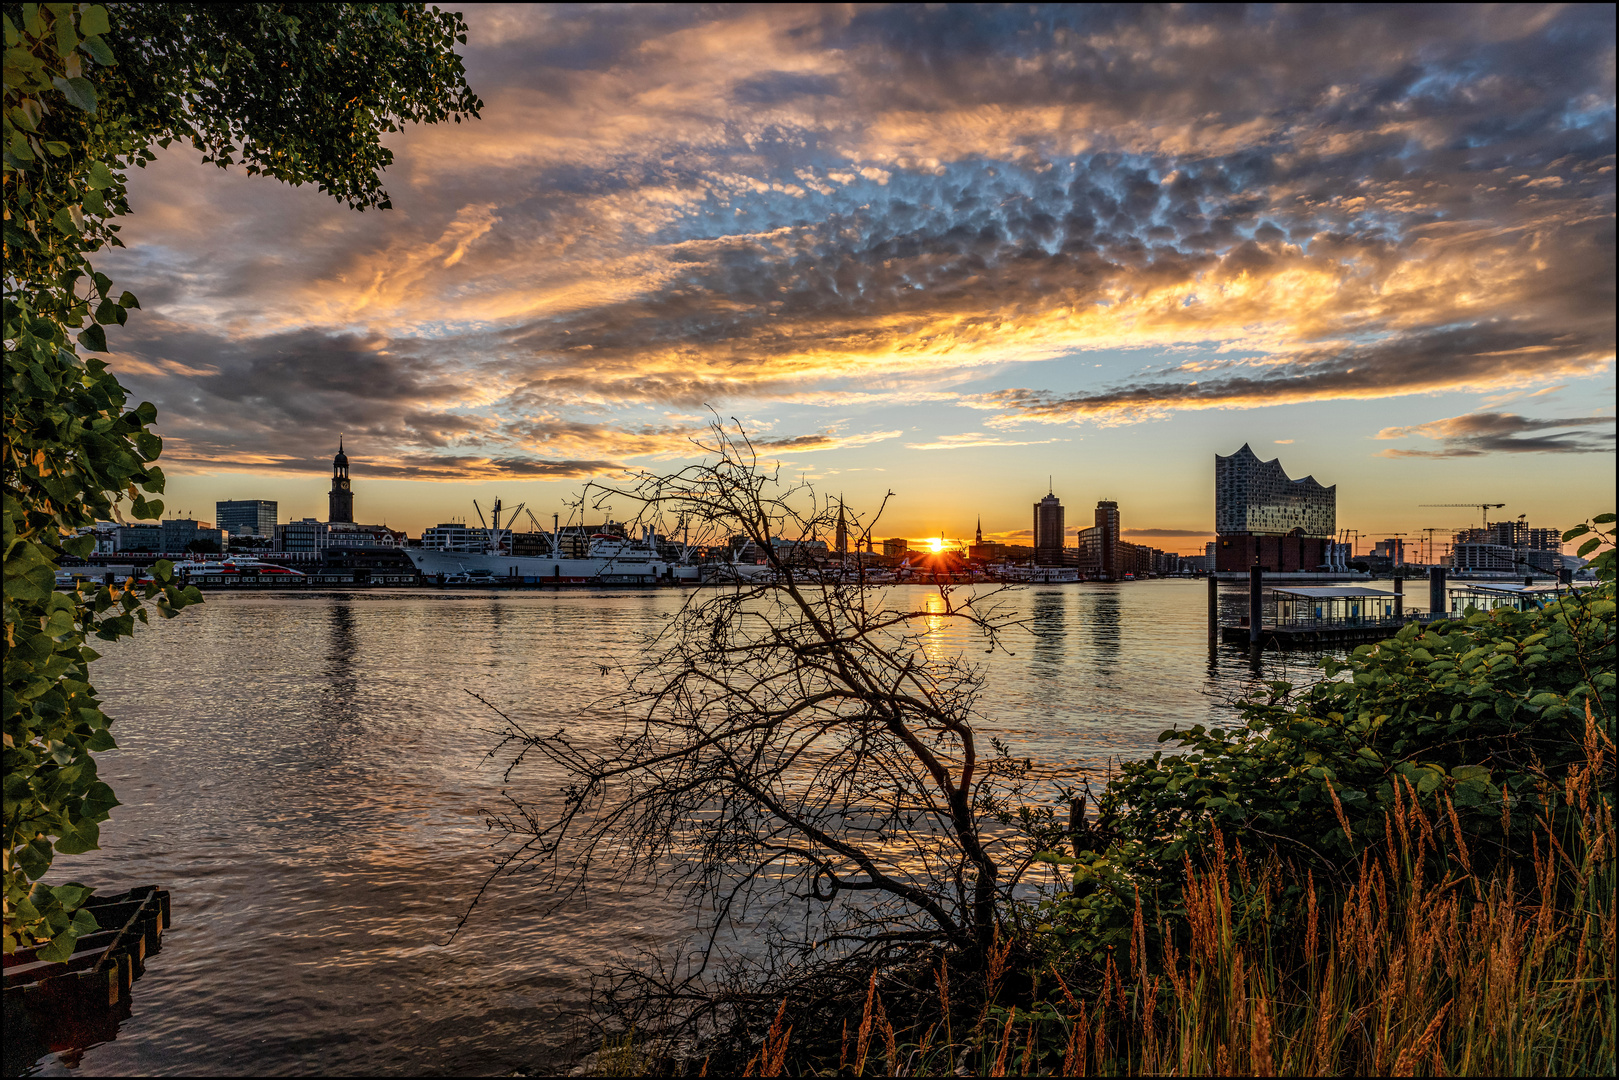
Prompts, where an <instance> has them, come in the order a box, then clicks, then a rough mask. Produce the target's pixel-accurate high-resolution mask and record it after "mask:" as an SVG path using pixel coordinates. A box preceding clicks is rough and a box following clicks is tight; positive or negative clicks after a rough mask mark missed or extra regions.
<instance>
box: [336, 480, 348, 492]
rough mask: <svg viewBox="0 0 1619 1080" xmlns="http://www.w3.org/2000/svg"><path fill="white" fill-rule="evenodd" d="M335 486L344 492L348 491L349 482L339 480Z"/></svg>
mask: <svg viewBox="0 0 1619 1080" xmlns="http://www.w3.org/2000/svg"><path fill="white" fill-rule="evenodd" d="M337 486H338V487H340V488H342V489H343V490H344V491H347V490H348V489H349V482H348V481H347V480H339V481H338V482H337Z"/></svg>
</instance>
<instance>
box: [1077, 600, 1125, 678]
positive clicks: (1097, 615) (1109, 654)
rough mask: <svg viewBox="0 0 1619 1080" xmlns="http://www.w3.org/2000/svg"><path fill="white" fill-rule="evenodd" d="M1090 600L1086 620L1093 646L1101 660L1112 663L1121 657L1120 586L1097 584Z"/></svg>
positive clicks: (1097, 657) (1098, 658)
mask: <svg viewBox="0 0 1619 1080" xmlns="http://www.w3.org/2000/svg"><path fill="white" fill-rule="evenodd" d="M1090 601H1091V604H1090V611H1089V612H1088V617H1087V618H1086V620H1085V622H1086V625H1087V626H1088V627H1089V629H1090V632H1091V647H1092V648H1093V649H1095V650H1096V659H1097V660H1098V661H1099V662H1101V663H1104V664H1111V663H1112V662H1113V661H1116V660H1117V659H1118V658H1119V627H1120V623H1121V621H1122V620H1121V618H1120V612H1119V586H1117V585H1102V586H1096V587H1095V591H1093V592H1091V593H1090Z"/></svg>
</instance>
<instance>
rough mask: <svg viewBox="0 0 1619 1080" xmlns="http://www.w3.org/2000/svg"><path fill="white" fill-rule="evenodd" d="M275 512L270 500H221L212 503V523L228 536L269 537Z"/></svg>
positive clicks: (271, 534)
mask: <svg viewBox="0 0 1619 1080" xmlns="http://www.w3.org/2000/svg"><path fill="white" fill-rule="evenodd" d="M277 510H278V507H277V505H276V503H275V502H274V501H273V500H271V499H221V500H220V501H219V502H216V503H214V523H215V524H216V525H218V526H219V527H220V528H221V529H224V530H225V532H226V534H227V535H229V536H243V535H247V536H265V537H270V536H274V535H275V523H276V514H277Z"/></svg>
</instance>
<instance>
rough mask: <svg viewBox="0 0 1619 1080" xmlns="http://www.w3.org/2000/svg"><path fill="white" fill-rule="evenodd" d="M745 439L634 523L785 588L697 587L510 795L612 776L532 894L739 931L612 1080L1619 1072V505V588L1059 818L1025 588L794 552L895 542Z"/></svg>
mask: <svg viewBox="0 0 1619 1080" xmlns="http://www.w3.org/2000/svg"><path fill="white" fill-rule="evenodd" d="M715 435H716V440H715V443H714V444H713V445H712V446H710V447H709V449H711V450H713V451H715V461H716V463H715V464H711V465H704V466H702V467H701V468H698V469H690V470H684V471H683V472H682V473H680V474H676V475H675V476H672V477H669V476H665V477H648V478H643V480H642V481H641V482H640V483H638V484H636V485H631V486H626V487H623V488H620V489H618V490H616V491H613V492H610V493H606V494H605V495H604V496H603V497H613V498H615V499H623V498H624V497H626V496H629V497H632V498H638V499H640V500H641V502H642V505H644V506H646V507H647V508H648V511H649V514H651V515H657V514H665V515H672V517H673V520H666V521H664V522H662V524H663V531H666V532H671V533H672V532H674V531H675V530H674V529H673V528H670V525H672V524H674V522H675V521H678V523H679V527H681V528H684V529H691V528H698V529H700V530H708V531H715V532H718V533H723V534H724V535H734V534H741V535H744V536H746V537H747V538H748V539H749V540H751V541H752V543H753V544H754V546H755V548H756V549H757V550H759V551H760V552H761V553H763V556H764V557H765V558H766V559H767V560H768V569H769V570H770V571H771V572H770V573H769V574H768V575H767V576H760V577H755V578H751V579H743V580H740V581H739V582H738V584H737V586H736V587H735V588H734V589H733V590H729V591H723V590H722V591H709V592H706V593H703V594H698V595H694V596H693V598H692V599H691V602H690V603H689V604H688V606H687V607H686V609H685V610H684V611H683V613H682V614H681V615H679V616H677V617H675V618H673V619H671V620H670V622H669V624H668V625H667V626H666V627H664V628H663V630H662V631H661V633H660V634H659V635H658V636H657V637H656V638H655V639H654V640H653V641H652V642H650V648H649V652H648V656H649V660H648V661H647V662H646V663H645V664H644V665H643V666H640V667H638V668H636V669H635V670H633V671H629V672H624V673H621V674H622V675H624V676H625V679H626V683H625V685H626V687H627V689H626V691H625V692H624V693H622V694H619V695H616V696H614V697H613V698H611V699H609V700H608V701H607V702H604V703H602V705H601V706H600V707H599V708H598V709H596V710H593V711H592V728H590V729H586V731H585V733H584V734H583V735H577V734H573V733H570V732H569V730H568V729H566V728H564V729H562V730H560V731H556V732H545V733H536V732H534V731H531V730H530V729H529V727H527V726H525V725H524V724H521V723H519V722H516V721H512V720H510V719H508V721H507V727H506V730H505V735H506V738H507V742H506V744H505V749H506V751H507V753H508V754H509V755H510V756H509V759H508V760H509V766H510V769H509V772H508V776H509V777H512V778H515V777H516V776H517V775H518V774H520V773H521V772H522V770H523V769H524V768H525V767H526V766H527V763H529V762H530V761H533V760H536V759H544V760H545V761H546V762H547V763H548V764H549V766H552V767H554V766H557V765H560V766H562V767H563V768H564V769H565V770H566V771H567V772H568V773H569V774H570V775H571V776H572V778H573V781H574V782H573V783H572V784H571V785H570V786H569V788H568V790H567V793H566V798H565V806H564V809H563V811H562V813H561V814H560V815H555V816H550V815H542V814H539V813H536V812H535V811H534V810H533V809H532V808H530V807H525V806H523V805H522V804H521V803H520V802H517V801H515V800H514V801H513V802H512V803H510V804H509V806H508V807H507V809H506V810H504V811H501V812H499V813H496V814H493V815H491V824H492V825H494V826H495V827H496V828H497V830H499V832H500V834H501V836H502V838H503V840H504V842H505V843H507V844H508V845H509V847H508V849H507V851H506V853H505V854H504V856H503V859H504V864H503V866H504V868H505V869H507V870H513V869H521V870H530V871H540V872H542V873H544V874H549V875H551V878H552V880H551V881H550V882H549V887H550V888H553V889H554V888H556V887H558V886H564V887H582V886H583V884H584V883H585V882H586V880H591V881H594V882H595V883H597V884H600V883H601V882H602V879H604V878H606V877H607V876H609V875H618V876H619V878H620V880H621V881H622V882H623V883H625V884H626V885H627V886H629V887H636V888H642V887H649V888H653V889H660V888H661V889H665V890H670V891H671V892H672V893H673V894H674V896H677V897H681V898H682V901H681V902H684V903H686V904H688V905H689V906H690V907H691V909H692V910H694V911H700V912H703V913H704V914H705V916H706V917H705V918H704V919H703V920H702V933H701V935H700V938H699V940H698V943H697V945H696V947H695V948H693V949H690V950H687V951H686V952H684V953H682V954H680V955H679V956H677V957H674V958H673V959H669V958H664V959H663V960H662V961H661V962H660V961H658V960H656V959H654V958H648V959H647V960H646V961H645V962H642V963H638V964H630V965H626V966H625V967H624V968H623V969H621V970H619V971H617V972H615V973H610V974H609V975H608V976H607V980H606V984H605V985H606V989H605V991H604V994H603V998H602V1004H603V1010H604V1013H605V1016H606V1019H607V1023H608V1030H610V1031H616V1032H617V1034H610V1035H609V1036H608V1037H607V1038H606V1040H605V1041H604V1043H603V1045H602V1049H601V1052H600V1053H599V1054H597V1055H595V1058H594V1063H593V1064H594V1068H595V1070H596V1071H597V1072H600V1073H606V1074H620V1073H623V1074H628V1073H691V1072H700V1071H702V1070H704V1069H705V1068H706V1069H707V1070H708V1071H709V1072H711V1073H715V1074H718V1073H726V1072H735V1071H739V1070H742V1071H746V1072H749V1073H755V1074H763V1075H884V1074H901V1075H930V1074H931V1075H937V1074H968V1075H991V1076H995V1075H1013V1074H1051V1075H1056V1074H1059V1073H1061V1074H1069V1075H1072V1074H1076V1073H1083V1072H1093V1073H1104V1074H1113V1073H1121V1074H1137V1073H1151V1072H1175V1073H1193V1072H1209V1073H1214V1072H1218V1073H1223V1074H1238V1073H1242V1074H1248V1073H1252V1074H1258V1075H1274V1074H1279V1073H1360V1072H1393V1073H1396V1074H1401V1075H1415V1074H1418V1073H1422V1074H1428V1073H1433V1074H1438V1073H1472V1074H1496V1073H1522V1072H1556V1073H1571V1072H1589V1071H1599V1070H1610V1071H1611V1067H1612V1065H1613V1060H1614V1035H1615V1023H1614V993H1613V980H1614V970H1613V963H1614V961H1613V952H1614V886H1615V876H1614V866H1613V848H1614V821H1613V787H1614V784H1613V780H1614V760H1615V755H1614V745H1613V740H1614V721H1613V717H1614V707H1615V692H1614V588H1613V555H1612V550H1611V545H1612V532H1611V528H1610V529H1604V528H1603V526H1609V525H1611V522H1612V520H1613V519H1612V516H1611V515H1603V516H1601V517H1598V518H1596V519H1594V521H1593V523H1592V524H1591V525H1588V526H1585V527H1582V529H1580V530H1576V532H1580V533H1585V532H1591V533H1594V534H1595V535H1594V536H1593V537H1592V538H1591V539H1592V541H1594V542H1596V543H1599V544H1600V543H1604V542H1605V543H1606V544H1607V545H1608V550H1607V551H1605V552H1603V553H1602V554H1601V555H1600V556H1599V557H1598V559H1597V560H1596V563H1595V565H1596V567H1597V569H1598V571H1599V575H1600V578H1601V580H1600V582H1599V583H1598V585H1597V586H1596V587H1594V588H1582V589H1579V590H1573V591H1570V592H1566V593H1564V594H1562V595H1561V596H1560V597H1558V598H1555V599H1553V600H1552V601H1551V602H1548V603H1547V604H1545V606H1543V607H1541V608H1539V609H1537V610H1533V611H1515V610H1508V609H1502V610H1497V611H1493V612H1483V613H1481V612H1472V613H1469V614H1466V615H1465V616H1462V617H1458V618H1455V619H1450V620H1446V621H1442V622H1437V623H1430V624H1428V625H1427V626H1418V625H1415V624H1413V625H1410V626H1407V627H1406V628H1405V629H1403V630H1402V631H1400V633H1399V634H1397V635H1396V636H1395V637H1393V638H1391V639H1390V640H1388V641H1385V642H1382V643H1379V644H1377V645H1370V646H1364V647H1361V648H1359V649H1357V650H1355V652H1354V653H1353V654H1351V655H1349V656H1347V657H1344V658H1342V659H1340V660H1336V661H1328V662H1327V663H1326V664H1325V665H1324V666H1325V671H1324V672H1323V675H1324V678H1323V679H1322V680H1320V681H1318V682H1316V683H1314V684H1312V685H1310V686H1307V687H1302V688H1297V687H1293V686H1290V685H1287V684H1283V683H1272V684H1267V685H1264V686H1262V687H1260V688H1259V690H1258V692H1257V693H1256V694H1255V695H1254V696H1252V697H1251V698H1250V700H1247V701H1246V702H1244V703H1243V704H1242V705H1241V707H1240V709H1239V710H1238V712H1237V715H1236V717H1235V718H1234V720H1233V722H1232V723H1231V724H1229V725H1222V726H1217V727H1208V726H1203V725H1197V726H1193V727H1190V728H1187V729H1185V730H1177V731H1171V732H1167V733H1165V735H1164V736H1163V739H1162V741H1164V742H1166V743H1172V744H1173V748H1172V751H1171V752H1163V753H1160V754H1158V755H1155V756H1154V757H1153V758H1152V759H1150V760H1145V761H1138V762H1132V763H1129V764H1127V765H1125V766H1124V767H1123V768H1122V770H1121V771H1120V772H1119V773H1118V774H1117V775H1115V776H1114V777H1112V778H1111V779H1110V781H1109V782H1108V783H1107V785H1106V786H1105V788H1104V789H1103V790H1102V791H1101V792H1099V793H1091V792H1076V791H1064V792H1062V793H1061V795H1060V796H1059V797H1058V798H1056V799H1054V800H1053V799H1051V798H1049V797H1047V798H1042V789H1041V788H1039V787H1037V786H1035V785H1033V784H1032V783H1031V781H1030V776H1031V773H1030V770H1029V768H1028V764H1027V763H1025V762H1020V761H1018V760H1017V759H1016V758H1015V757H1013V756H1012V755H1010V754H1009V753H1007V752H1006V750H1005V748H1004V747H1000V746H998V745H997V744H995V743H994V741H993V740H983V739H981V738H980V736H979V735H978V734H977V732H976V730H975V727H974V724H975V722H976V721H979V720H980V719H981V718H980V717H978V716H977V714H976V712H975V691H976V687H977V684H976V682H975V679H976V675H975V673H974V670H973V668H972V667H971V665H970V663H969V662H968V661H967V660H966V659H964V656H965V655H966V654H965V653H963V652H962V651H961V649H962V646H963V645H964V644H966V643H969V642H971V641H975V640H976V641H977V642H978V643H979V647H981V648H1003V647H1006V644H1007V642H1008V640H1009V635H1014V634H1015V633H1016V632H1017V629H1018V628H1017V626H1016V625H1015V624H1012V623H1010V622H1008V621H1006V620H1004V619H1002V618H1000V617H998V616H997V614H996V610H995V607H994V598H993V596H990V597H979V598H976V599H971V600H969V599H966V598H963V597H962V596H961V595H959V593H955V592H952V591H951V590H949V589H947V588H946V589H943V590H941V592H940V594H939V596H938V598H937V602H936V603H929V604H927V605H923V606H920V607H918V609H916V610H894V609H892V608H889V607H887V606H885V602H884V601H885V594H884V593H883V592H882V590H880V589H876V588H873V587H870V586H868V585H867V584H866V583H865V582H864V581H862V580H860V579H859V577H858V575H853V576H841V575H827V574H825V573H824V572H822V571H819V570H814V569H811V568H810V567H807V566H805V565H800V564H797V563H795V562H794V559H793V554H792V548H791V546H790V545H778V546H776V547H771V546H770V540H771V538H773V537H780V536H783V535H787V536H791V535H805V536H811V535H823V536H829V537H830V536H832V535H834V530H835V528H836V522H837V520H838V519H839V518H840V517H841V518H843V519H844V522H845V527H846V529H848V531H849V535H850V536H851V537H852V538H858V537H861V536H863V535H864V533H865V532H868V531H869V530H870V525H871V522H870V521H869V520H868V519H864V518H861V517H860V516H859V515H857V514H854V513H853V512H852V511H849V510H848V509H847V508H845V507H843V506H841V505H838V504H835V503H828V502H825V501H817V500H815V499H814V498H813V494H812V493H810V492H808V491H805V490H803V489H797V488H791V487H788V488H785V489H783V488H778V487H776V486H775V485H774V479H773V478H772V477H770V476H767V475H765V474H764V473H762V472H761V470H760V468H759V467H758V463H757V461H756V460H755V459H754V458H753V457H752V455H751V448H750V447H749V446H748V445H747V442H746V439H745V436H742V435H741V434H740V433H729V434H728V433H725V432H721V431H719V430H718V429H716V433H715ZM587 497H591V496H587ZM620 505H622V504H620ZM947 627H954V628H955V629H954V630H953V631H951V633H952V634H953V635H954V636H953V637H952V638H951V639H950V640H951V641H952V642H953V645H952V647H951V648H943V647H941V642H942V641H943V640H944V638H943V636H942V634H941V631H942V630H943V629H944V628H947ZM604 722H611V723H613V724H614V725H615V726H614V727H612V728H611V729H610V730H611V731H612V735H611V736H610V737H605V738H603V737H592V734H591V732H592V731H594V732H596V733H598V734H599V732H600V731H601V729H602V725H603V723H604ZM985 742H988V744H989V745H988V746H985V745H984V743H985ZM1046 794H1047V795H1049V794H1050V792H1049V789H1046ZM606 852H610V854H611V856H612V857H611V858H610V859H605V860H604V859H602V858H600V856H601V855H602V854H603V853H606ZM570 883H571V885H570ZM728 943H730V944H728Z"/></svg>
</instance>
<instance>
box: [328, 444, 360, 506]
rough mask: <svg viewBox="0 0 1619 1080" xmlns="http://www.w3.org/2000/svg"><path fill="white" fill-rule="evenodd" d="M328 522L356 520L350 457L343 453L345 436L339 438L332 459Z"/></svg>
mask: <svg viewBox="0 0 1619 1080" xmlns="http://www.w3.org/2000/svg"><path fill="white" fill-rule="evenodd" d="M326 520H327V521H342V522H352V521H353V520H354V491H353V489H352V488H350V487H349V456H348V455H347V454H345V453H344V452H343V436H342V435H339V436H338V437H337V454H336V455H335V456H334V457H333V458H332V490H331V491H330V492H329V493H328V494H327V496H326Z"/></svg>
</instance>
